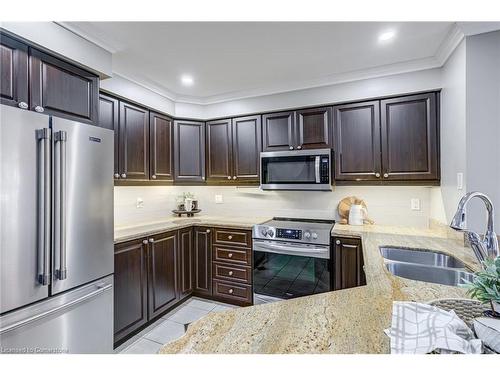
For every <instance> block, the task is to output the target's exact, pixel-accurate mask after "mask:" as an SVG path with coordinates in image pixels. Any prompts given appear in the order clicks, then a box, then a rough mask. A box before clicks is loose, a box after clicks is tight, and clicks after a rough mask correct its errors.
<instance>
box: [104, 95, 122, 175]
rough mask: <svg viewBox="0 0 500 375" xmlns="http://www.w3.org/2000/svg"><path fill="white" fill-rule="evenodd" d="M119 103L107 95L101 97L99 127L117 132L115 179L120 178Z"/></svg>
mask: <svg viewBox="0 0 500 375" xmlns="http://www.w3.org/2000/svg"><path fill="white" fill-rule="evenodd" d="M118 113H119V102H118V99H115V98H113V97H112V96H108V95H105V94H100V95H99V126H100V127H102V128H106V129H110V130H114V132H115V168H114V172H113V173H114V178H115V179H116V178H119V177H120V170H119V166H118V160H119V155H118V148H119V143H118V142H119V120H118Z"/></svg>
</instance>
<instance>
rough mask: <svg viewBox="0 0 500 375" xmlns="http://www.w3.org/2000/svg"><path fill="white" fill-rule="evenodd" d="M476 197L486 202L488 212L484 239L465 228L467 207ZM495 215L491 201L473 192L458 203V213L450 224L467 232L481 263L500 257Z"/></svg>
mask: <svg viewBox="0 0 500 375" xmlns="http://www.w3.org/2000/svg"><path fill="white" fill-rule="evenodd" d="M476 197H477V198H480V199H481V200H482V201H483V202H484V204H485V205H486V209H487V210H488V226H487V228H486V233H485V234H484V237H483V238H481V236H479V234H477V233H475V232H472V231H469V230H467V229H466V228H465V206H466V205H467V203H468V202H469V201H470V200H471V199H472V198H476ZM493 215H494V209H493V203H492V202H491V199H490V198H488V196H486V195H484V194H483V193H479V192H477V191H473V192H471V193H467V194H465V195H464V196H463V197H462V199H461V200H460V202H459V203H458V208H457V212H456V213H455V216H453V220H452V221H451V224H450V227H451V228H453V229H455V230H458V231H462V232H465V235H466V236H467V239H468V240H469V243H470V245H471V248H472V250H473V251H474V254H475V255H476V258H477V259H478V260H479V261H480V262H482V261H484V260H485V259H486V258H488V257H489V258H495V257H497V256H499V251H498V238H497V235H496V233H495V230H494V227H493Z"/></svg>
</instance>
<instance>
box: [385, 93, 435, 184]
mask: <svg viewBox="0 0 500 375" xmlns="http://www.w3.org/2000/svg"><path fill="white" fill-rule="evenodd" d="M380 103H381V104H380V106H381V128H382V166H383V167H382V177H383V179H384V180H389V181H390V180H438V179H439V177H440V176H439V162H438V158H439V157H438V155H439V133H438V126H437V123H438V122H437V109H436V93H426V94H419V95H410V96H404V97H398V98H393V99H386V100H382V101H381V102H380Z"/></svg>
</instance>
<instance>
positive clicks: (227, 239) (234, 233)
mask: <svg viewBox="0 0 500 375" xmlns="http://www.w3.org/2000/svg"><path fill="white" fill-rule="evenodd" d="M214 243H216V244H226V245H228V244H231V245H238V246H245V247H251V246H252V234H251V232H250V231H243V230H231V229H217V228H215V236H214Z"/></svg>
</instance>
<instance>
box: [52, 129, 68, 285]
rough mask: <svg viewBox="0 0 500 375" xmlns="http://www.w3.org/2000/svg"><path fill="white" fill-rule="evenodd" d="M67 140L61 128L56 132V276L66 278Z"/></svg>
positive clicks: (60, 278) (61, 278)
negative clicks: (57, 259) (57, 265)
mask: <svg viewBox="0 0 500 375" xmlns="http://www.w3.org/2000/svg"><path fill="white" fill-rule="evenodd" d="M66 140H67V133H66V132H65V131H64V130H60V131H58V132H57V133H55V134H54V141H55V145H56V147H55V155H56V157H55V158H54V161H55V168H54V169H55V173H54V182H55V193H56V198H55V216H54V219H55V241H54V244H55V246H54V248H55V252H56V253H57V254H58V255H59V268H57V269H56V271H55V273H56V277H57V279H59V280H64V279H66V278H67V277H68V271H67V268H66Z"/></svg>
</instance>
